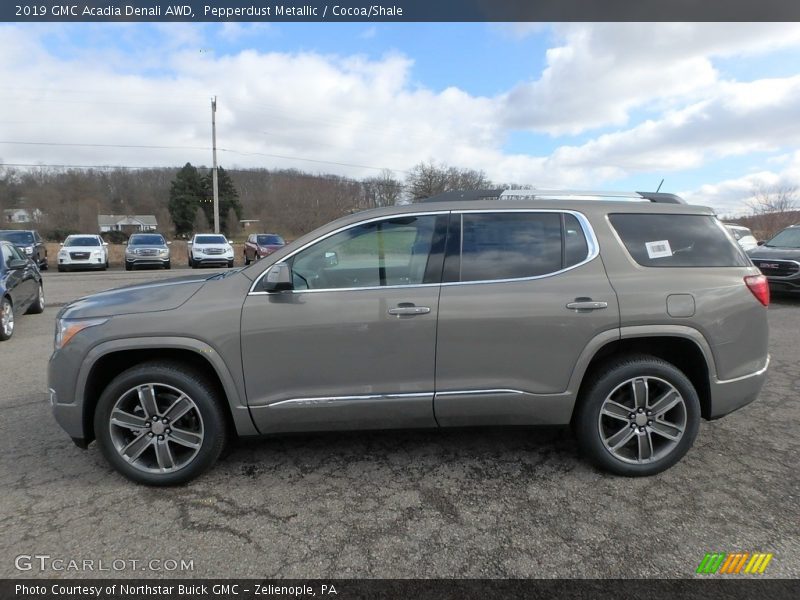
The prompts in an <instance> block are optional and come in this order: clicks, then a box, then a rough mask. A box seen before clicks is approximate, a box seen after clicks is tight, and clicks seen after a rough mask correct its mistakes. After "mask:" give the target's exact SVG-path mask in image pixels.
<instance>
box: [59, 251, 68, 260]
mask: <svg viewBox="0 0 800 600" xmlns="http://www.w3.org/2000/svg"><path fill="white" fill-rule="evenodd" d="M58 258H67V251H66V250H60V251H59V252H58Z"/></svg>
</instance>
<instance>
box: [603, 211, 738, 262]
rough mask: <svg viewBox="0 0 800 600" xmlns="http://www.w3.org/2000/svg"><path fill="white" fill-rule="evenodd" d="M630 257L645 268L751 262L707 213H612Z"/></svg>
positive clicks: (615, 225)
mask: <svg viewBox="0 0 800 600" xmlns="http://www.w3.org/2000/svg"><path fill="white" fill-rule="evenodd" d="M608 218H609V221H610V222H611V225H612V226H613V227H614V229H615V230H616V232H617V234H618V235H619V237H620V238H621V239H622V243H623V244H625V248H626V249H627V250H628V253H629V254H630V255H631V257H632V258H633V260H635V261H636V262H637V263H639V264H640V265H642V266H645V267H746V266H749V265H750V261H749V260H748V259H747V257H746V256H745V255H744V253H743V252H742V250H741V249H740V248H739V246H738V244H736V243H734V242H733V241H732V240H731V239H730V237H728V235H727V234H726V232H725V231H724V230H723V226H722V225H721V224H720V222H719V221H718V220H717V218H716V217H713V216H710V215H666V214H642V213H636V214H611V215H609V216H608Z"/></svg>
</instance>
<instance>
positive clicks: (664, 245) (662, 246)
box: [644, 240, 672, 258]
mask: <svg viewBox="0 0 800 600" xmlns="http://www.w3.org/2000/svg"><path fill="white" fill-rule="evenodd" d="M644 246H645V248H647V256H648V257H649V258H664V257H665V256H672V248H670V247H669V240H659V241H657V242H645V243H644Z"/></svg>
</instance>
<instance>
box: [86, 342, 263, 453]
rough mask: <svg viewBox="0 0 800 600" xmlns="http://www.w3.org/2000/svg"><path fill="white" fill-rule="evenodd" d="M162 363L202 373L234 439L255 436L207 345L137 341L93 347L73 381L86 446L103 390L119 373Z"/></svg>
mask: <svg viewBox="0 0 800 600" xmlns="http://www.w3.org/2000/svg"><path fill="white" fill-rule="evenodd" d="M151 361H164V362H170V363H173V364H175V363H178V364H184V365H187V367H189V368H192V369H193V370H195V371H198V372H200V373H202V374H203V375H204V376H205V377H206V379H207V380H208V381H209V383H211V384H212V385H213V386H214V387H215V390H216V392H217V393H218V394H219V395H220V397H222V398H224V399H225V402H223V403H222V404H223V409H224V410H225V412H226V413H227V416H228V417H229V418H230V422H231V424H232V425H233V428H234V430H235V432H236V433H237V434H238V435H243V436H247V435H258V431H257V430H256V428H255V425H254V424H253V420H252V418H251V417H250V412H249V410H248V408H247V405H246V402H245V401H244V394H243V392H242V391H240V390H239V387H238V386H237V384H236V381H235V380H234V378H233V376H232V375H231V372H230V370H229V369H228V367H227V365H226V364H225V362H224V361H223V360H222V358H221V357H220V356H219V354H217V352H216V351H215V350H214V349H213V348H211V347H210V346H209V345H208V344H206V343H204V342H202V341H200V340H195V339H191V338H167V339H154V338H137V339H134V340H116V341H113V342H107V343H105V344H101V345H100V346H97V347H95V348H94V349H92V351H90V352H89V354H88V355H87V358H86V360H85V361H84V363H83V366H82V368H81V371H80V373H79V375H78V381H77V390H76V391H77V397H78V398H82V399H83V411H82V420H83V430H84V432H85V439H86V441H87V442H89V441H91V440H93V439H94V437H95V432H94V413H95V409H96V407H97V402H98V400H99V398H100V395H101V394H102V392H103V390H104V389H105V388H106V386H107V385H108V384H109V383H110V382H111V381H112V380H113V379H114V378H115V377H116V376H117V375H119V374H120V373H122V372H123V371H125V370H127V369H129V368H130V367H132V366H135V365H137V364H141V363H143V362H151Z"/></svg>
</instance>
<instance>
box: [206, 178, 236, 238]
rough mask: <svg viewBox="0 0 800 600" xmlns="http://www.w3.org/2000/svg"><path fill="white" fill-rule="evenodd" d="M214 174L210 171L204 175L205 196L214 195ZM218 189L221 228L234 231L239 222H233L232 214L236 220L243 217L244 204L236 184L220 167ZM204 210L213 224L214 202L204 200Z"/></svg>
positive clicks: (227, 231)
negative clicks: (240, 199) (240, 200)
mask: <svg viewBox="0 0 800 600" xmlns="http://www.w3.org/2000/svg"><path fill="white" fill-rule="evenodd" d="M213 177H214V174H213V172H212V171H209V172H208V173H206V174H205V175H204V176H203V190H204V192H203V193H204V197H206V198H213V197H214V183H213V182H214V180H213ZM217 189H218V191H219V230H220V231H221V232H225V233H232V232H234V231H235V229H236V227H237V226H238V223H232V222H229V221H231V216H232V215H234V216H235V217H236V220H238V219H241V218H242V204H241V202H239V192H238V191H236V186H235V185H233V180H232V179H231V176H230V175H228V172H227V171H226V170H225V169H223V168H222V167H219V168H218V169H217ZM202 206H203V210H204V211H205V213H206V218H207V219H208V222H209V223H211V224H212V225H213V223H214V203H213V202H207V203H206V202H204V203H203V205H202Z"/></svg>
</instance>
